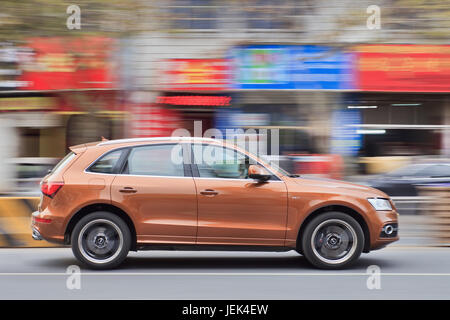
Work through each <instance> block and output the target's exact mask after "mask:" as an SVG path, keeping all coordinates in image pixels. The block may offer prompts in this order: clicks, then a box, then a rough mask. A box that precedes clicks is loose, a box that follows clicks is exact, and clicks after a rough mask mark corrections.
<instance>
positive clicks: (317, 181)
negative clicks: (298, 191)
mask: <svg viewBox="0 0 450 320" xmlns="http://www.w3.org/2000/svg"><path fill="white" fill-rule="evenodd" d="M291 179H292V180H293V181H294V182H295V183H297V184H298V185H300V186H302V187H305V186H308V187H318V188H321V189H323V190H324V191H325V190H328V192H330V193H342V192H345V191H348V193H359V194H364V196H367V197H382V198H389V196H388V195H387V194H386V193H384V192H383V191H381V190H378V189H375V188H372V187H368V186H363V185H359V184H356V183H351V182H346V181H340V180H334V179H327V178H318V177H307V178H303V177H298V178H291ZM338 190H339V191H338Z"/></svg>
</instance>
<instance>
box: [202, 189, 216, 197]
mask: <svg viewBox="0 0 450 320" xmlns="http://www.w3.org/2000/svg"><path fill="white" fill-rule="evenodd" d="M200 194H202V195H204V196H215V195H217V194H218V192H217V191H215V190H212V189H206V190H203V191H200Z"/></svg>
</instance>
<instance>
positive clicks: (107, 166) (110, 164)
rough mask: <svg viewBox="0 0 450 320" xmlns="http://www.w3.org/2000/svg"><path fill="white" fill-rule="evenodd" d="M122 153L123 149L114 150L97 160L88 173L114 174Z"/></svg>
mask: <svg viewBox="0 0 450 320" xmlns="http://www.w3.org/2000/svg"><path fill="white" fill-rule="evenodd" d="M122 152H124V149H121V150H116V151H112V152H109V153H107V154H105V155H104V156H103V157H101V158H100V159H98V160H97V161H96V162H95V163H94V164H93V165H92V166H91V167H90V168H89V170H88V171H90V172H97V173H114V172H115V169H116V166H117V165H118V164H119V159H120V157H121V155H122Z"/></svg>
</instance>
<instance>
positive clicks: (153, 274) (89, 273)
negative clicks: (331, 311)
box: [0, 271, 450, 277]
mask: <svg viewBox="0 0 450 320" xmlns="http://www.w3.org/2000/svg"><path fill="white" fill-rule="evenodd" d="M67 275H68V274H67V273H61V272H2V273H0V276H67ZM80 275H82V276H289V277H290V276H307V277H310V276H364V277H365V276H367V275H368V274H367V273H348V272H347V273H272V272H208V273H200V272H107V273H106V272H105V273H101V272H83V271H82V272H81V273H80ZM380 275H381V276H393V277H396V276H401V277H405V276H406V277H411V276H419V277H420V276H425V277H441V276H447V277H448V276H450V273H414V272H413V273H403V272H397V273H389V272H386V273H383V272H382V273H380Z"/></svg>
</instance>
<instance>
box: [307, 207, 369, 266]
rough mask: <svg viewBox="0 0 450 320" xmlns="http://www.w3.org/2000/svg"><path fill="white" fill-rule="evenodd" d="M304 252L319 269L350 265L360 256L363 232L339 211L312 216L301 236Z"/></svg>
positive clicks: (355, 222) (362, 245) (352, 220)
mask: <svg viewBox="0 0 450 320" xmlns="http://www.w3.org/2000/svg"><path fill="white" fill-rule="evenodd" d="M301 245H302V252H303V255H304V256H305V257H306V259H307V260H308V262H310V263H311V264H312V265H314V266H315V267H318V268H322V269H339V268H343V267H347V266H349V265H350V264H351V263H352V262H354V261H355V260H356V259H358V257H359V256H360V255H361V252H362V250H363V248H364V233H363V230H362V228H361V226H360V225H359V223H358V222H357V221H356V220H355V219H353V218H352V217H351V216H349V215H347V214H345V213H342V212H327V213H324V214H321V215H319V216H317V217H315V218H314V219H312V220H311V221H310V222H309V223H308V225H307V226H306V228H305V230H304V232H303V235H302V237H301Z"/></svg>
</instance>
